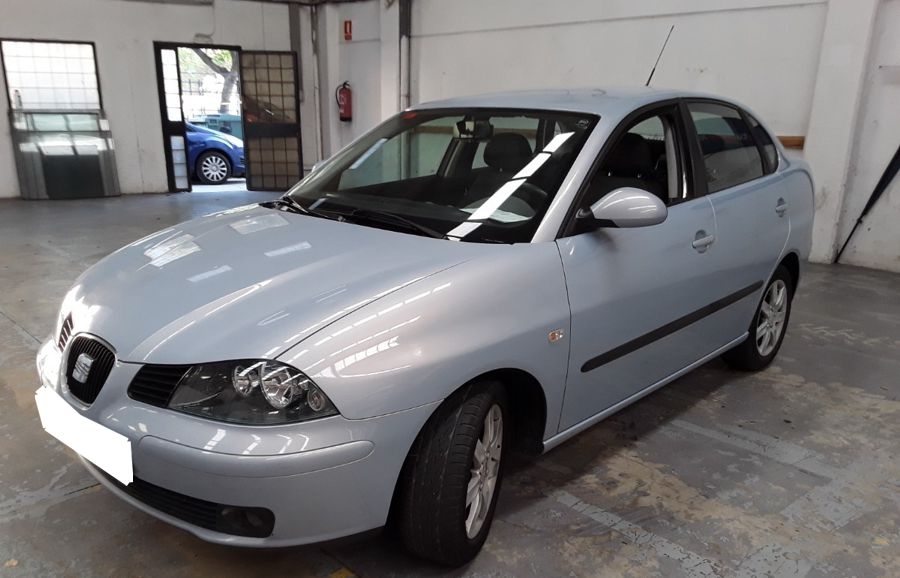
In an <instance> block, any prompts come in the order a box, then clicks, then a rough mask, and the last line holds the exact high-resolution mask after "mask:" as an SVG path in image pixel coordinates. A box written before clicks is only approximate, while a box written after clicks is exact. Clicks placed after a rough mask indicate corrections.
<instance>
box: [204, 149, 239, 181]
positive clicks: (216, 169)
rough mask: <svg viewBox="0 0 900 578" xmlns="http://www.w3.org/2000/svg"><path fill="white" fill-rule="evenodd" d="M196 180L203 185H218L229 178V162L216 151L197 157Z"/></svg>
mask: <svg viewBox="0 0 900 578" xmlns="http://www.w3.org/2000/svg"><path fill="white" fill-rule="evenodd" d="M195 171H196V173H197V178H198V179H200V182H201V183H203V184H205V185H220V184H222V183H224V182H225V181H227V180H228V178H229V177H230V176H231V161H229V160H228V157H227V156H225V155H224V154H222V153H220V152H218V151H206V152H205V153H203V154H201V155H200V156H199V157H197V165H196V169H195Z"/></svg>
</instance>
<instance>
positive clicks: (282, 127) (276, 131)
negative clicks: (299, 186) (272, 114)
mask: <svg viewBox="0 0 900 578" xmlns="http://www.w3.org/2000/svg"><path fill="white" fill-rule="evenodd" d="M254 54H262V55H267V56H268V55H272V54H276V55H279V56H280V55H289V56H290V57H291V63H292V66H293V71H294V94H293V95H292V96H293V97H294V119H295V120H294V122H281V123H253V122H251V123H248V122H247V114H246V105H247V99H246V98H245V94H244V87H245V84H244V83H243V72H244V62H243V58H244V56H245V55H246V56H249V55H254ZM240 67H241V75H240V77H241V79H242V82H241V124H242V126H243V129H244V156H245V160H244V170H245V171H246V178H247V190H248V191H279V192H283V191H284V190H286V189H281V188H278V187H275V188H263V187H251V183H252V171H253V162H252V161H251V159H250V157H251V154H250V153H251V148H252V139H253V138H254V137H256V138H265V137H285V138H288V137H295V138H296V139H297V164H298V170H299V176H300V178H301V179H302V178H303V139H302V135H301V125H300V69H299V64H298V61H297V53H296V52H295V51H293V50H244V51H242V52H241V60H240ZM293 184H294V183H291V184H290V185H288V188H290V187H291V186H293Z"/></svg>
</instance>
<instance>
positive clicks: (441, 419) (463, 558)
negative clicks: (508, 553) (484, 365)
mask: <svg viewBox="0 0 900 578" xmlns="http://www.w3.org/2000/svg"><path fill="white" fill-rule="evenodd" d="M506 407H507V405H506V394H505V390H504V388H503V386H502V385H501V384H499V383H496V382H481V383H474V384H470V385H468V386H466V387H465V388H463V389H462V390H461V391H459V392H457V393H456V394H454V395H453V396H451V397H450V398H448V399H447V400H446V401H445V402H444V404H443V405H442V406H441V407H440V408H439V409H438V410H437V412H436V413H435V415H433V416H432V417H431V419H430V420H429V421H428V423H427V424H426V425H425V427H424V428H423V430H422V432H421V433H420V434H419V437H418V438H417V439H416V441H415V443H414V444H413V448H412V450H411V452H410V455H409V458H408V459H407V463H406V465H405V467H404V472H403V479H402V480H401V483H402V486H401V490H402V494H401V496H400V499H401V502H400V504H399V506H400V512H399V513H400V516H399V518H398V523H399V526H400V528H399V529H400V534H401V537H402V540H403V542H404V544H405V546H406V547H407V549H409V550H410V551H411V552H412V553H413V554H416V555H418V556H420V557H422V558H426V559H428V560H432V561H435V562H438V563H441V564H446V565H449V566H460V565H462V564H465V563H466V562H468V561H470V560H471V559H472V558H474V557H475V555H476V554H478V551H479V550H480V549H481V546H482V545H483V544H484V541H485V539H486V538H487V534H488V531H489V530H490V526H491V521H492V520H493V517H494V508H495V507H496V504H497V495H498V494H499V492H500V482H501V480H502V477H503V450H504V448H505V447H506V445H507V444H506V443H505V442H506V439H507V437H508V431H509V427H505V425H506V417H507V415H508V414H507V409H506Z"/></svg>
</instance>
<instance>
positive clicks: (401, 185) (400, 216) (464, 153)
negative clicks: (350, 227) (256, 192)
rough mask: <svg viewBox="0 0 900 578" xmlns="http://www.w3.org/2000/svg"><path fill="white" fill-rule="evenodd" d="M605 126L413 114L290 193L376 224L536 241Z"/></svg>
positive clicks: (563, 119)
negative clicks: (588, 142) (590, 140)
mask: <svg viewBox="0 0 900 578" xmlns="http://www.w3.org/2000/svg"><path fill="white" fill-rule="evenodd" d="M596 122H597V117H596V116H592V115H585V114H573V113H565V112H553V111H531V110H529V111H522V110H498V109H482V108H472V109H464V110H460V109H453V110H448V109H433V110H419V111H407V112H404V113H401V114H399V115H397V116H395V117H393V118H391V119H389V120H388V121H386V122H385V123H383V124H381V125H380V126H378V127H376V128H375V129H374V130H373V131H371V132H370V133H368V134H367V135H365V136H364V137H363V138H361V139H360V140H359V141H357V142H356V143H354V144H353V145H351V146H350V147H348V148H346V149H344V150H343V151H341V152H340V153H338V154H337V155H336V156H334V157H333V158H332V159H330V160H329V161H327V162H326V164H325V165H324V166H322V167H321V168H318V169H317V170H315V171H314V172H313V173H311V174H310V175H308V176H307V177H306V178H305V179H304V180H302V181H301V182H300V183H298V184H297V185H296V186H295V187H294V188H293V189H292V190H291V191H289V192H288V195H289V196H290V200H291V201H292V202H293V203H294V204H295V205H300V207H296V208H298V210H303V211H304V212H309V213H312V214H317V215H320V216H328V217H332V218H340V219H346V220H348V221H350V222H354V223H359V224H363V225H367V226H375V227H380V228H387V229H391V230H397V231H402V232H405V233H413V234H424V235H430V236H435V237H444V238H448V239H453V240H463V241H472V242H484V243H490V242H494V243H497V242H499V243H522V242H529V241H530V240H531V237H532V236H533V235H534V232H535V230H536V229H537V227H538V225H539V224H540V222H541V219H542V218H543V216H544V214H545V213H546V211H547V209H548V207H549V206H550V203H551V201H552V200H553V197H554V195H556V192H557V190H558V189H559V187H560V184H561V183H562V181H563V178H565V176H566V174H567V173H568V172H569V169H570V167H571V166H572V163H573V162H574V160H575V157H576V156H577V155H578V152H579V151H580V150H581V147H582V146H583V145H584V141H585V139H586V138H587V135H588V134H589V133H590V131H591V129H592V128H593V126H594V125H595V123H596Z"/></svg>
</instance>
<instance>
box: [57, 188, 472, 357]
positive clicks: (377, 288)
mask: <svg viewBox="0 0 900 578" xmlns="http://www.w3.org/2000/svg"><path fill="white" fill-rule="evenodd" d="M479 247H485V246H484V245H474V244H468V243H456V242H452V241H444V240H440V239H431V238H427V237H421V236H415V235H408V234H403V233H397V232H392V231H385V230H381V229H375V228H370V227H364V226H360V225H354V224H351V223H340V222H336V221H330V220H326V219H320V218H316V217H308V216H303V215H298V214H294V213H286V212H281V211H276V210H272V209H266V208H262V207H259V206H257V205H251V206H247V207H239V208H237V209H231V210H229V211H224V212H221V213H216V214H213V215H209V216H206V217H202V218H199V219H196V220H193V221H188V222H186V223H182V224H180V225H177V226H174V227H171V228H168V229H164V230H162V231H159V232H157V233H154V234H152V235H150V236H148V237H145V238H143V239H140V240H138V241H135V242H134V243H132V244H130V245H127V246H125V247H123V248H122V249H119V250H118V251H116V252H115V253H113V254H111V255H109V256H108V257H106V258H104V259H103V260H101V261H100V262H98V263H97V264H96V265H94V266H93V267H91V268H90V269H88V270H87V271H86V272H85V273H84V274H83V275H82V276H81V277H80V278H79V279H78V280H77V281H76V283H75V286H73V287H72V289H71V290H70V291H69V293H68V294H67V295H66V298H65V300H64V302H63V307H62V309H61V311H60V317H61V318H62V317H64V316H66V315H68V314H70V313H71V315H72V319H73V325H74V329H73V331H74V332H75V333H78V332H87V333H90V334H93V335H96V336H98V337H100V338H102V339H104V340H105V341H107V342H108V343H109V344H110V345H112V346H113V348H114V349H115V350H116V355H117V357H118V359H119V360H120V361H131V362H141V363H144V362H154V363H172V364H181V363H199V362H209V361H218V360H225V359H241V358H274V357H277V356H278V355H279V354H280V353H282V352H283V351H285V350H286V349H288V348H289V347H291V346H292V345H294V344H296V343H298V342H299V341H301V340H303V339H304V338H306V337H308V336H310V335H312V334H313V333H315V332H316V331H318V330H320V329H322V328H323V327H326V326H327V325H329V324H331V323H333V322H334V321H336V320H338V319H340V318H341V317H343V316H345V315H347V314H348V313H350V312H352V311H354V310H356V309H358V308H360V307H363V306H364V305H366V304H368V303H371V302H373V301H375V300H377V299H379V298H381V297H383V296H385V295H387V294H388V293H390V292H393V291H395V290H397V289H399V288H401V287H404V286H406V285H409V284H411V283H415V282H416V281H418V280H420V279H423V278H425V277H427V276H429V275H432V274H434V273H436V272H438V271H441V270H444V269H447V268H449V267H453V266H454V265H457V264H459V263H461V262H463V261H466V260H468V259H469V258H470V257H471V256H473V255H474V254H475V253H477V252H478V250H479Z"/></svg>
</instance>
